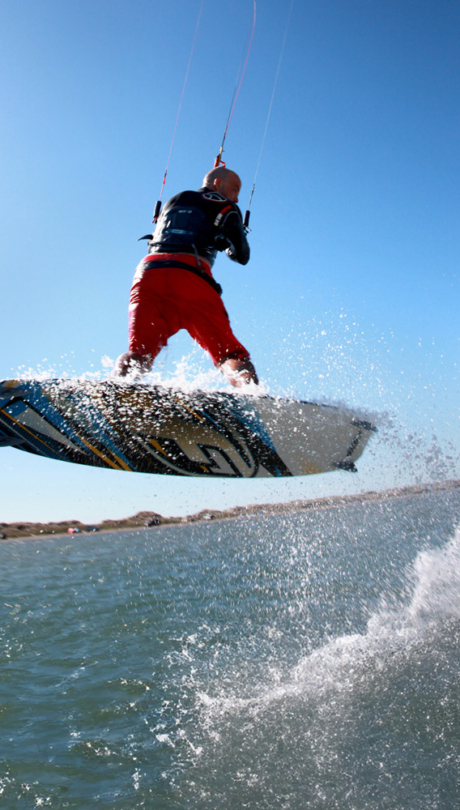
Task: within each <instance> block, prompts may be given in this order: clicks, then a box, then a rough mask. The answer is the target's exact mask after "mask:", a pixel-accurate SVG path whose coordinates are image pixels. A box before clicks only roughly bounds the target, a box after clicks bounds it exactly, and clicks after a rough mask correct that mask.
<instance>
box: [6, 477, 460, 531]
mask: <svg viewBox="0 0 460 810" xmlns="http://www.w3.org/2000/svg"><path fill="white" fill-rule="evenodd" d="M455 489H460V480H453V481H440V482H437V483H434V484H415V485H412V486H406V487H398V488H395V489H387V490H384V491H382V492H376V491H370V492H363V493H360V494H359V495H334V496H331V497H324V498H314V499H310V500H307V499H304V500H296V501H288V502H286V503H276V504H272V503H269V504H253V505H251V506H235V507H233V508H230V509H225V510H222V511H219V510H217V509H203V510H201V512H197V513H196V514H193V515H188V516H187V517H163V515H160V514H158V513H157V512H138V513H137V514H136V515H133V516H131V517H128V518H122V519H120V520H103V521H102V522H101V523H95V524H92V525H91V526H89V525H88V524H86V523H82V522H81V521H79V520H63V521H59V522H55V523H26V522H23V523H21V522H19V521H18V522H15V523H0V539H2V540H19V539H27V538H29V539H32V538H40V537H49V536H55V537H56V536H59V535H67V534H69V529H73V530H77V531H76V532H75V533H76V534H77V535H79V534H80V533H81V534H86V533H89V532H92V531H97V532H113V531H126V530H129V529H146V528H149V526H148V523H149V522H150V523H151V526H152V527H153V526H156V527H158V526H171V525H186V524H189V523H206V522H208V521H210V520H232V519H235V518H238V517H250V516H251V515H252V516H257V515H280V514H289V513H292V512H301V511H305V510H317V509H320V510H323V509H331V508H336V507H338V506H347V505H349V504H356V503H369V502H375V501H386V500H390V499H393V498H407V497H414V496H416V495H424V494H428V493H430V492H443V491H451V490H455ZM71 533H72V534H73V532H71Z"/></svg>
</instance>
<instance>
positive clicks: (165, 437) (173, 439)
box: [0, 379, 376, 478]
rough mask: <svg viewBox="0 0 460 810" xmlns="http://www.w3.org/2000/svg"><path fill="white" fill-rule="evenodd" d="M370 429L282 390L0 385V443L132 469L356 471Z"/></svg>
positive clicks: (232, 473)
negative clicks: (252, 393)
mask: <svg viewBox="0 0 460 810" xmlns="http://www.w3.org/2000/svg"><path fill="white" fill-rule="evenodd" d="M375 430H376V428H375V427H374V426H373V425H372V424H371V423H370V422H369V421H367V420H365V419H361V418H359V417H356V416H355V415H354V414H353V412H351V411H349V410H347V409H345V408H338V407H334V406H329V405H320V404H316V403H311V402H302V401H297V400H292V399H285V398H282V397H270V396H266V395H263V396H260V397H259V396H249V395H247V394H241V393H226V392H205V391H193V392H182V391H180V390H179V389H173V388H165V387H163V386H160V385H155V386H149V385H145V384H143V383H138V384H132V383H131V384H129V383H125V382H118V381H117V382H114V381H105V382H88V381H79V380H65V379H56V380H53V379H50V380H44V381H37V380H6V381H3V382H1V383H0V447H2V446H3V447H7V446H10V447H11V446H12V447H17V448H18V449H20V450H25V451H27V452H29V453H35V454H37V455H41V456H46V457H47V458H54V459H60V460H61V461H69V462H73V463H76V464H87V465H91V466H95V467H106V468H111V469H114V470H125V471H131V472H144V473H159V474H166V475H188V476H203V477H208V478H209V477H222V478H255V477H267V476H275V477H280V476H293V475H309V474H312V473H321V472H328V471H332V470H336V469H345V470H350V471H352V472H354V471H356V467H355V461H356V460H357V458H359V456H360V455H361V453H362V452H363V450H364V448H365V446H366V443H367V441H368V440H369V437H370V436H371V434H372V432H373V431H375Z"/></svg>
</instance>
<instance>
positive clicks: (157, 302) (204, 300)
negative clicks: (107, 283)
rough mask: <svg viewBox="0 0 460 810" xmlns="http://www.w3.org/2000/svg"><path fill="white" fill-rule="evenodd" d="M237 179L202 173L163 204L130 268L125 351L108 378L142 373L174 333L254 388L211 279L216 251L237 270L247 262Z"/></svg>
mask: <svg viewBox="0 0 460 810" xmlns="http://www.w3.org/2000/svg"><path fill="white" fill-rule="evenodd" d="M240 189H241V180H240V178H239V177H238V175H237V174H236V173H235V172H233V171H230V169H227V168H226V167H224V166H218V167H216V168H214V169H212V170H211V171H210V172H208V173H207V175H206V176H205V178H204V180H203V187H202V188H200V189H199V190H198V191H184V192H182V193H180V194H177V195H176V196H175V197H172V198H171V199H170V200H168V202H167V203H166V204H165V205H164V207H163V210H162V212H161V215H160V217H159V220H158V224H157V226H156V228H155V233H154V234H153V236H151V237H147V238H150V241H149V253H148V255H147V256H146V257H145V259H143V260H142V261H141V263H140V264H139V266H138V267H137V269H136V272H135V275H134V280H133V285H132V288H131V295H130V305H129V351H128V352H126V353H125V354H122V355H120V357H119V358H118V360H117V361H116V363H115V368H114V371H113V374H114V376H120V377H125V376H127V375H128V374H129V375H131V374H133V373H136V372H137V373H139V372H140V373H145V372H148V371H150V369H151V368H152V365H153V362H154V360H155V358H156V356H157V355H158V353H159V352H160V351H161V349H162V348H163V346H166V344H167V342H168V339H169V338H170V337H171V336H172V335H175V334H176V332H178V331H179V329H187V331H188V332H189V334H190V335H191V337H192V338H194V340H196V341H197V342H198V343H199V344H200V346H202V347H203V349H206V350H207V351H208V352H209V354H210V355H211V358H212V360H213V362H214V364H215V365H216V366H217V367H218V368H219V369H220V370H221V371H222V372H223V374H225V376H226V377H227V379H228V380H229V382H230V383H231V384H232V385H233V386H235V387H240V386H241V385H243V384H247V383H251V382H252V383H256V384H257V383H258V377H257V373H256V370H255V368H254V365H253V363H252V361H251V359H250V356H249V352H248V351H247V349H245V347H244V346H243V345H242V344H241V343H240V342H239V341H238V340H237V339H236V337H235V335H234V334H233V331H232V329H231V326H230V321H229V317H228V314H227V311H226V309H225V307H224V305H223V303H222V299H221V293H222V289H221V287H220V285H219V284H217V282H216V281H215V280H214V278H213V276H212V266H213V264H214V261H215V258H216V254H217V251H223V250H225V252H226V253H227V256H229V258H230V259H232V260H233V261H236V262H238V263H239V264H243V265H245V264H247V263H248V261H249V253H250V251H249V245H248V241H247V238H246V234H245V230H244V227H243V221H242V217H241V212H240V209H239V208H238V206H237V202H238V196H239V192H240Z"/></svg>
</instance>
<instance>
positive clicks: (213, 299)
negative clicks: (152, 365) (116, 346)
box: [129, 253, 249, 366]
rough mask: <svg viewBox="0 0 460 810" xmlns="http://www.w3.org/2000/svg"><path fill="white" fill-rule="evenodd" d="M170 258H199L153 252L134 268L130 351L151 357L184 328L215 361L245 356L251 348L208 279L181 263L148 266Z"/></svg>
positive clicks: (194, 262)
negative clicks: (238, 335) (240, 336)
mask: <svg viewBox="0 0 460 810" xmlns="http://www.w3.org/2000/svg"><path fill="white" fill-rule="evenodd" d="M174 259H176V261H180V262H181V263H182V262H185V263H186V264H190V265H191V266H192V267H197V260H196V259H195V257H194V256H191V255H190V254H188V253H178V254H163V253H157V254H153V255H149V256H146V258H145V259H144V260H143V261H142V262H141V263H140V264H139V266H138V268H137V270H136V273H135V275H134V280H133V286H132V287H131V296H130V304H129V350H130V352H135V353H136V354H150V355H152V358H153V359H155V357H156V356H157V354H158V353H159V352H160V351H161V349H162V348H163V346H166V344H167V342H168V338H170V337H172V335H175V334H176V332H178V331H179V329H187V331H188V332H189V334H190V335H191V337H192V338H193V339H194V340H196V341H197V342H198V343H199V344H200V346H202V348H203V349H206V351H208V352H209V354H210V355H211V357H212V359H213V361H214V364H215V365H216V366H218V365H220V364H221V363H223V362H224V361H225V360H227V359H229V358H239V359H241V360H245V359H246V358H248V357H249V352H248V351H247V349H245V348H244V346H243V345H242V344H241V343H240V342H239V341H238V340H237V339H236V337H235V335H234V334H233V332H232V329H231V326H230V321H229V318H228V315H227V312H226V310H225V307H224V305H223V303H222V300H221V298H220V296H219V294H218V293H217V292H216V291H215V290H213V288H212V287H211V286H210V285H209V284H208V282H207V281H205V280H203V279H201V278H200V277H199V276H196V275H195V274H194V273H192V272H190V271H189V270H186V269H185V268H184V269H181V268H176V267H167V268H165V267H158V268H155V267H152V266H151V263H152V262H155V260H157V261H158V262H161V261H165V260H168V261H171V260H172V261H174ZM146 262H148V263H149V265H150V266H149V267H148V268H146V266H145V263H146ZM201 265H202V269H204V270H205V271H207V272H208V274H209V275H211V270H210V267H209V265H207V264H206V262H204V261H203V260H201Z"/></svg>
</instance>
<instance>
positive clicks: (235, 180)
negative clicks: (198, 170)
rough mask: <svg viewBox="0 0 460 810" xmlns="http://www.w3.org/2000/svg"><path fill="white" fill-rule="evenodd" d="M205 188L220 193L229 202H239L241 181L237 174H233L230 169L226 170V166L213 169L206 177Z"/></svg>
mask: <svg viewBox="0 0 460 810" xmlns="http://www.w3.org/2000/svg"><path fill="white" fill-rule="evenodd" d="M203 186H204V188H209V189H212V190H213V191H218V192H219V194H222V196H223V197H226V198H227V200H231V201H232V202H234V203H237V202H238V196H239V193H240V190H241V180H240V178H239V177H238V175H237V174H236V172H232V171H231V170H230V169H227V168H225V166H217V168H215V169H211V171H210V172H208V173H207V175H205V177H204V180H203Z"/></svg>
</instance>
